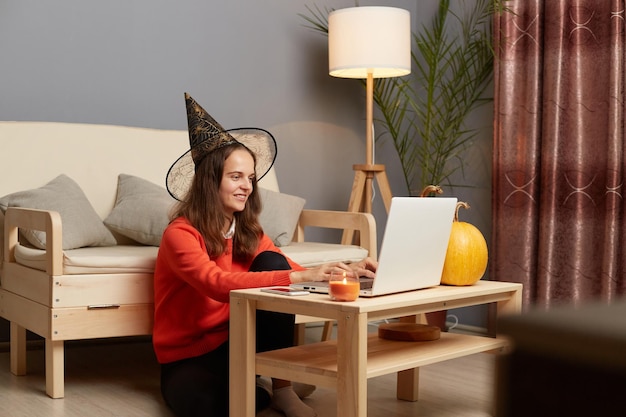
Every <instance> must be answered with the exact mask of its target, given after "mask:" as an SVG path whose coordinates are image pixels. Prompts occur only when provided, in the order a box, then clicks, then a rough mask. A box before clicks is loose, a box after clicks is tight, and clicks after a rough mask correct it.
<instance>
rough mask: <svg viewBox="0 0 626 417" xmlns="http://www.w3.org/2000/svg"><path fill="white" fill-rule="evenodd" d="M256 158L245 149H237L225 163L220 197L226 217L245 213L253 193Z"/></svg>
mask: <svg viewBox="0 0 626 417" xmlns="http://www.w3.org/2000/svg"><path fill="white" fill-rule="evenodd" d="M254 176H255V172H254V158H252V155H250V152H248V151H247V150H245V149H236V150H235V151H233V152H232V153H231V154H230V156H229V157H228V158H226V160H225V161H224V173H223V175H222V181H221V183H220V189H219V195H220V200H221V201H222V204H223V205H224V209H225V210H226V215H227V216H229V217H231V218H232V216H233V214H234V213H236V212H240V211H243V209H244V207H245V206H246V201H247V200H248V196H249V195H250V193H251V192H252V188H253V180H254Z"/></svg>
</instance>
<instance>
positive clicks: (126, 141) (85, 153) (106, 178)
mask: <svg viewBox="0 0 626 417" xmlns="http://www.w3.org/2000/svg"><path fill="white" fill-rule="evenodd" d="M187 149H189V137H188V135H187V131H186V130H164V129H151V128H142V127H128V126H113V125H97V124H82V123H58V122H6V121H0V168H1V169H2V175H0V197H1V196H4V195H6V194H10V193H13V192H16V191H22V190H29V189H33V188H38V187H41V186H43V185H45V184H46V183H47V182H49V181H50V180H52V179H54V178H55V177H57V176H58V175H60V174H65V175H67V176H69V177H70V178H72V179H73V180H74V181H76V182H77V183H78V185H80V187H81V188H82V190H83V191H84V192H85V194H86V195H87V198H88V199H89V201H90V202H91V204H92V206H93V207H94V209H95V210H96V212H97V213H98V214H99V215H100V217H102V218H103V219H104V218H105V217H106V216H107V215H108V214H109V213H110V211H111V209H112V208H113V204H114V203H115V194H116V191H117V177H118V175H119V174H122V173H123V174H130V175H135V176H137V177H141V178H144V179H146V180H148V181H151V182H153V183H155V184H158V185H160V186H163V187H165V175H166V174H167V170H168V169H169V167H170V165H171V164H172V163H173V162H174V161H175V160H176V159H177V158H178V157H179V156H180V155H182V154H183V152H185V151H186V150H187ZM260 185H261V186H263V188H267V189H270V190H273V191H278V182H277V180H276V174H275V172H274V170H273V169H272V171H270V173H268V175H266V176H265V177H264V178H263V179H262V180H261V183H260Z"/></svg>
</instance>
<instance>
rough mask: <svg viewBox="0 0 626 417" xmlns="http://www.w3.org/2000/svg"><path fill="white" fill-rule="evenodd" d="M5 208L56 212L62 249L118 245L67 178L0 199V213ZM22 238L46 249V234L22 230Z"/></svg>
mask: <svg viewBox="0 0 626 417" xmlns="http://www.w3.org/2000/svg"><path fill="white" fill-rule="evenodd" d="M8 207H22V208H33V209H40V210H49V211H56V212H58V213H59V215H60V216H61V221H62V224H63V249H64V250H66V249H74V248H81V247H85V246H112V245H115V244H116V243H117V242H116V240H115V237H113V234H112V233H111V231H110V230H109V229H107V228H106V227H105V226H104V224H103V223H102V219H100V217H99V216H98V213H96V211H95V210H94V209H93V207H92V206H91V203H89V200H87V197H86V196H85V193H84V192H83V190H81V188H80V186H79V185H78V184H77V183H76V182H75V181H74V180H72V179H71V178H69V177H68V176H66V175H63V174H62V175H59V176H58V177H56V178H55V179H53V180H52V181H50V182H49V183H47V184H46V185H44V186H43V187H40V188H36V189H33V190H26V191H18V192H16V193H13V194H9V195H6V196H4V197H2V198H0V210H1V211H2V212H3V213H4V212H6V210H7V208H8ZM23 236H24V237H25V238H26V239H27V240H28V242H29V243H30V244H32V245H33V246H35V247H37V248H39V249H45V248H46V234H45V232H41V231H33V230H25V231H23Z"/></svg>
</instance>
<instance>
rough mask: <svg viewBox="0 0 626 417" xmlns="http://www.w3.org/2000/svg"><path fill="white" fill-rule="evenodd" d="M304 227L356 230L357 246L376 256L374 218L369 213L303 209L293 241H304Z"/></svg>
mask: <svg viewBox="0 0 626 417" xmlns="http://www.w3.org/2000/svg"><path fill="white" fill-rule="evenodd" d="M305 227H322V228H327V229H339V230H354V231H358V232H359V235H358V236H359V246H361V247H363V248H364V249H367V251H368V253H369V256H370V257H371V258H373V259H376V258H377V256H378V255H377V250H376V248H377V243H376V220H375V219H374V216H372V214H370V213H358V212H349V211H334V210H311V209H304V210H302V213H301V214H300V219H299V220H298V225H297V227H296V230H295V233H294V235H293V240H294V241H295V242H304V228H305Z"/></svg>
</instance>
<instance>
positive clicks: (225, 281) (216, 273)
mask: <svg viewBox="0 0 626 417" xmlns="http://www.w3.org/2000/svg"><path fill="white" fill-rule="evenodd" d="M268 250H269V251H275V252H280V250H279V249H278V248H277V247H276V246H275V245H274V244H273V243H272V241H271V239H270V238H269V237H268V236H265V235H264V236H263V238H262V239H261V241H260V243H259V247H258V249H257V254H258V253H260V252H263V251H268ZM226 252H227V253H226V254H223V255H220V256H218V257H217V258H214V259H211V258H209V256H208V254H207V251H206V246H205V244H204V240H203V239H202V236H201V235H200V233H199V232H198V230H196V229H195V228H194V227H193V226H191V225H190V224H189V222H187V220H186V219H184V218H178V219H176V220H174V221H173V222H172V223H171V224H170V225H169V226H168V227H167V228H166V229H165V232H164V233H163V238H162V239H161V245H160V248H159V254H158V257H157V261H156V266H155V271H154V331H153V344H154V351H155V353H156V356H157V359H158V361H159V362H160V363H168V362H173V361H177V360H180V359H185V358H190V357H195V356H200V355H202V354H205V353H207V352H210V351H212V350H214V349H215V348H217V347H218V346H219V345H221V344H222V343H224V342H225V341H226V340H228V319H229V313H230V309H229V304H228V303H229V294H230V291H231V290H235V289H241V288H257V287H267V286H272V285H289V284H290V280H289V273H290V271H288V270H286V271H268V272H248V269H249V267H250V262H246V263H245V264H241V263H233V258H232V240H231V239H228V250H227V251H226ZM288 261H289V263H290V264H291V266H292V268H293V269H294V270H302V269H304V268H302V267H300V266H299V265H297V264H296V263H294V262H293V261H291V260H290V259H288Z"/></svg>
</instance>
